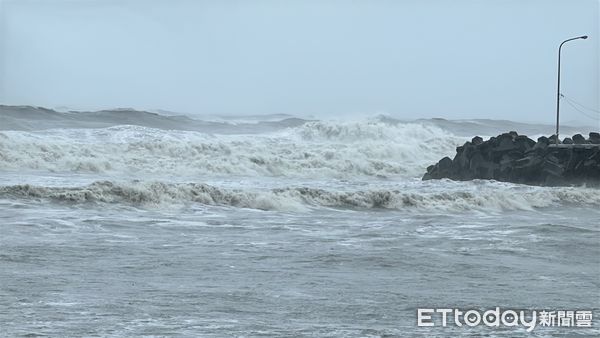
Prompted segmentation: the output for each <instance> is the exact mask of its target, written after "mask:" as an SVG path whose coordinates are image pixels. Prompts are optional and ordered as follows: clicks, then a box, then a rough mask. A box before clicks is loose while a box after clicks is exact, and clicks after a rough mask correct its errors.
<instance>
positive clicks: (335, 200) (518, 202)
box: [0, 181, 600, 214]
mask: <svg viewBox="0 0 600 338" xmlns="http://www.w3.org/2000/svg"><path fill="white" fill-rule="evenodd" d="M427 184H428V183H423V184H422V186H423V188H424V187H425V186H426V185H427ZM442 185H443V184H442ZM0 196H2V197H4V198H11V199H14V198H16V199H27V200H31V199H33V200H36V199H37V200H40V201H46V200H51V201H55V202H67V203H76V204H78V203H110V204H124V205H140V206H147V205H159V204H163V205H170V204H189V203H200V204H205V205H220V206H231V207H240V208H252V209H261V210H288V211H289V210H294V211H305V210H309V209H310V208H314V207H316V208H321V207H328V208H330V207H333V208H351V209H373V208H377V209H393V210H408V211H412V210H414V211H418V212H421V213H422V212H423V211H427V212H439V213H442V214H448V213H449V212H465V211H483V212H495V211H503V210H535V209H538V208H547V207H551V206H558V205H575V204H576V205H579V206H600V190H598V189H591V188H573V187H561V188H542V187H530V186H520V185H512V184H504V183H498V182H485V183H481V182H456V183H452V184H450V185H445V186H444V187H438V189H419V188H418V185H417V186H414V187H413V188H412V189H410V188H408V187H406V189H404V190H395V189H374V190H369V189H366V190H352V191H339V190H326V189H320V188H313V187H284V188H276V189H258V188H244V189H230V188H221V187H217V186H213V185H208V184H204V183H164V182H142V181H134V182H111V181H99V182H94V183H92V184H90V185H86V186H78V187H44V186H35V185H27V184H25V185H10V186H0Z"/></svg>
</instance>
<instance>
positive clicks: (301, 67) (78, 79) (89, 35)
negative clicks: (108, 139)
mask: <svg viewBox="0 0 600 338" xmlns="http://www.w3.org/2000/svg"><path fill="white" fill-rule="evenodd" d="M599 4H600V1H598V0H579V1H574V0H564V1H558V0H556V1H552V0H496V1H489V0H471V1H461V0H457V1H443V0H439V1H434V0H430V1H427V0H421V1H417V0H413V1H391V0H389V1H384V0H370V1H366V0H364V1H333V0H318V1H317V0H315V1H310V0H305V1H247V0H246V1H217V0H214V1H183V0H181V1H173V0H171V1H168V0H164V1H158V0H144V1H142V0H121V1H116V0H87V1H82V0H79V1H66V0H37V1H34V0H0V6H1V7H0V11H1V12H0V20H1V21H0V23H1V25H0V76H1V77H0V103H4V104H31V105H40V106H48V107H56V106H63V105H64V106H69V107H73V108H77V109H99V108H113V107H135V108H140V109H154V108H161V109H167V110H173V111H179V112H186V113H192V114H193V113H198V114H236V115H238V114H261V113H291V114H301V115H309V114H312V115H327V116H330V117H343V116H348V115H354V114H359V113H364V114H375V113H388V114H391V115H396V116H400V117H404V118H412V117H414V118H416V117H445V118H506V119H512V120H521V121H540V122H547V123H552V121H553V118H554V109H555V108H554V105H555V90H556V80H555V78H556V50H557V47H558V44H559V43H560V42H561V41H562V40H563V39H566V38H569V37H572V36H577V35H582V34H588V35H590V38H589V39H588V40H578V41H574V42H571V43H569V44H568V45H567V46H565V48H564V50H563V82H562V84H563V92H564V93H565V95H567V96H570V97H572V98H573V99H575V100H577V101H579V102H581V103H583V104H585V105H587V106H590V107H591V108H595V109H597V110H600V99H599V94H598V93H599V91H600V84H599V78H600V68H599V65H598V63H599V59H600V54H599V38H600V27H599V26H600V25H599V16H600V5H599ZM563 109H564V110H563V111H564V115H563V116H564V120H565V121H569V120H577V121H580V122H586V124H594V123H597V122H594V121H593V120H591V119H589V118H586V117H585V116H583V115H581V114H580V113H578V112H576V111H574V110H573V109H571V108H570V107H569V106H567V105H564V108H563ZM593 114H594V113H590V115H593ZM595 116H598V114H596V115H595Z"/></svg>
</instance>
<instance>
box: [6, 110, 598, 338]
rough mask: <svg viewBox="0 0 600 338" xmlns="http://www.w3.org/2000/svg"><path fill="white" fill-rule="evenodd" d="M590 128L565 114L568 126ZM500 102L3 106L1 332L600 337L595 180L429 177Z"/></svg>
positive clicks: (533, 132) (490, 125) (548, 130)
mask: <svg viewBox="0 0 600 338" xmlns="http://www.w3.org/2000/svg"><path fill="white" fill-rule="evenodd" d="M592 129H597V128H592V127H589V128H588V127H577V126H571V127H566V126H565V127H564V129H563V132H564V133H565V134H573V133H576V132H582V133H585V132H589V131H590V130H592ZM509 130H515V131H517V132H518V133H520V134H526V135H528V136H530V137H532V138H535V137H537V136H540V135H550V134H552V131H553V127H552V126H551V125H534V124H525V123H517V122H511V121H498V120H444V119H421V120H402V119H397V118H394V117H391V116H386V115H378V116H371V117H361V118H355V119H344V120H336V119H334V118H312V117H298V116H290V115H284V114H281V115H262V116H193V117H191V116H184V115H178V114H174V113H170V112H166V111H156V112H145V111H137V110H133V109H116V110H106V111H96V112H74V111H68V110H65V111H58V110H51V109H45V108H37V107H28V106H23V107H12V106H2V107H0V323H2V325H1V326H0V336H53V337H59V336H80V337H84V336H87V337H89V336H136V335H147V336H171V335H175V336H209V337H212V336H214V337H221V336H248V337H255V336H292V337H303V336H306V337H338V336H350V337H389V336H398V337H410V336H419V335H423V336H428V337H448V336H472V337H480V336H486V337H514V336H517V335H522V334H527V335H529V336H533V337H549V336H563V335H564V336H569V337H579V336H581V337H584V336H586V337H587V336H589V337H594V336H600V323H599V322H598V318H597V317H594V320H593V324H594V325H592V327H577V328H559V327H540V326H538V327H536V328H535V330H533V331H532V332H531V333H526V331H525V328H524V327H519V328H510V329H509V328H495V329H494V328H489V327H485V326H479V327H456V326H455V325H450V326H448V327H441V326H439V325H437V326H435V327H419V326H417V316H416V314H417V309H418V308H461V309H490V308H495V307H501V308H507V309H527V310H532V309H539V310H543V309H546V310H553V311H559V310H574V311H575V310H589V311H592V312H593V313H594V315H596V314H597V315H600V294H599V291H598V290H599V289H600V245H599V243H600V222H599V220H600V190H599V189H598V188H590V187H585V186H584V187H537V186H527V185H518V184H511V183H502V182H496V181H486V180H474V181H468V182H456V181H450V180H430V181H421V177H422V176H423V174H424V173H425V170H426V168H427V166H429V165H431V164H434V163H436V162H437V161H438V160H439V159H441V158H442V157H444V156H450V157H453V156H454V153H455V148H456V147H457V146H459V145H461V144H463V143H464V142H465V141H467V140H470V139H471V138H472V137H473V136H475V135H479V136H483V137H484V139H485V138H486V137H490V136H493V135H497V134H498V133H502V132H507V131H509Z"/></svg>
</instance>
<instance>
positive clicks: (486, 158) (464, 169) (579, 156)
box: [423, 131, 600, 186]
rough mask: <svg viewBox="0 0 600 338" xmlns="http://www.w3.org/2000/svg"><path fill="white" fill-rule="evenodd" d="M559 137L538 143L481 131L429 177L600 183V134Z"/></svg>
mask: <svg viewBox="0 0 600 338" xmlns="http://www.w3.org/2000/svg"><path fill="white" fill-rule="evenodd" d="M555 143H556V137H555V136H554V135H553V136H551V137H544V136H542V137H540V138H538V140H537V142H536V141H534V140H532V139H530V138H529V137H527V136H525V135H519V134H517V133H516V132H514V131H511V132H508V133H504V134H501V135H498V136H497V137H492V138H490V139H489V140H487V141H484V140H483V139H482V138H481V137H479V136H476V137H474V138H473V139H472V140H471V141H470V142H466V143H465V144H464V145H462V146H459V147H457V148H456V156H454V159H450V158H449V157H444V158H443V159H441V160H440V161H439V162H438V163H437V164H435V165H432V166H429V167H428V168H427V173H426V174H425V175H424V176H423V180H431V179H442V178H449V179H452V180H458V181H467V180H473V179H488V180H497V181H503V182H513V183H522V184H530V185H543V186H565V185H587V186H600V134H599V133H596V132H591V133H589V137H588V138H587V139H586V138H585V137H584V136H583V135H581V134H576V135H573V137H567V138H565V139H564V140H563V141H562V142H560V141H559V145H558V146H556V145H555Z"/></svg>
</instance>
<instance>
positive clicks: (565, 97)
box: [560, 94, 600, 114]
mask: <svg viewBox="0 0 600 338" xmlns="http://www.w3.org/2000/svg"><path fill="white" fill-rule="evenodd" d="M560 95H561V97H562V98H564V99H565V100H567V101H569V102H571V103H572V104H575V105H577V106H579V107H580V108H582V109H585V110H589V111H592V112H594V113H597V114H600V110H596V109H593V108H590V107H588V106H586V105H583V104H581V103H579V102H577V101H575V100H573V99H572V98H570V97H567V96H565V95H564V94H560Z"/></svg>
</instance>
